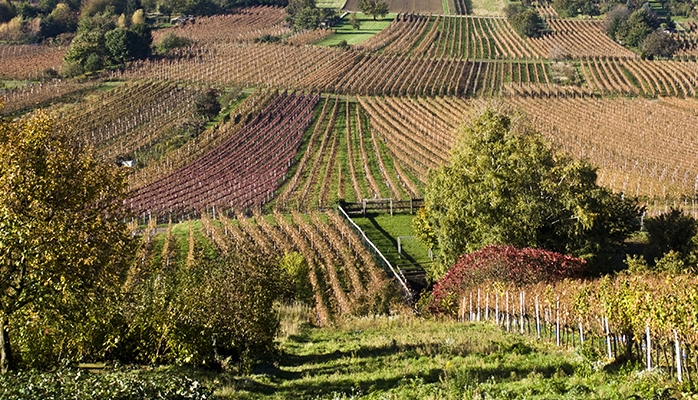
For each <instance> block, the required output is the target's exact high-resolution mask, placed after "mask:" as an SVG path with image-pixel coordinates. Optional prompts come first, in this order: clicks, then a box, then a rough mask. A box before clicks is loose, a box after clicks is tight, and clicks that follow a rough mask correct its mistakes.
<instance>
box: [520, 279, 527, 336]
mask: <svg viewBox="0 0 698 400" xmlns="http://www.w3.org/2000/svg"><path fill="white" fill-rule="evenodd" d="M524 301H526V295H525V294H524V291H523V290H522V291H521V294H520V295H519V303H520V304H521V315H520V318H519V322H520V325H521V333H522V334H523V333H524V331H523V325H524V322H523V316H524V310H525V308H526V307H525V306H524Z"/></svg>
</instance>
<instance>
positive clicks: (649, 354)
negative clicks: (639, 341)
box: [645, 325, 652, 371]
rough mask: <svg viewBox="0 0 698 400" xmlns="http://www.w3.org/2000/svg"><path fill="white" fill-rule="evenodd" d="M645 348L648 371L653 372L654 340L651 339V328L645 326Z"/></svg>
mask: <svg viewBox="0 0 698 400" xmlns="http://www.w3.org/2000/svg"><path fill="white" fill-rule="evenodd" d="M645 346H646V347H647V370H648V371H651V370H652V340H651V339H650V326H649V325H645Z"/></svg>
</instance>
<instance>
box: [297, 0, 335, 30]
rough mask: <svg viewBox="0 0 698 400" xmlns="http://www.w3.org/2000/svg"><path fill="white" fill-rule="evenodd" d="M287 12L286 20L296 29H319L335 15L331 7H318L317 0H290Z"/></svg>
mask: <svg viewBox="0 0 698 400" xmlns="http://www.w3.org/2000/svg"><path fill="white" fill-rule="evenodd" d="M286 14H287V16H286V21H287V22H288V23H289V24H291V27H293V30H295V31H302V30H306V29H317V28H319V27H320V25H321V24H322V23H323V22H324V23H328V22H329V20H330V19H331V18H333V17H334V15H335V13H334V11H332V10H330V9H327V8H318V6H317V5H316V4H315V0H290V1H289V2H288V6H287V7H286Z"/></svg>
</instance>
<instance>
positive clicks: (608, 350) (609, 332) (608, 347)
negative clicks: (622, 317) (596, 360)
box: [603, 317, 613, 360]
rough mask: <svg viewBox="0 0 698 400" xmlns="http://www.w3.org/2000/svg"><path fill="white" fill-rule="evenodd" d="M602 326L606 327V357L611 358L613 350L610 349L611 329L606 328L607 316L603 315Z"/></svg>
mask: <svg viewBox="0 0 698 400" xmlns="http://www.w3.org/2000/svg"><path fill="white" fill-rule="evenodd" d="M603 321H604V325H605V326H604V328H605V329H606V351H607V352H608V359H609V360H610V359H612V358H613V351H612V350H611V331H610V329H609V328H608V317H603Z"/></svg>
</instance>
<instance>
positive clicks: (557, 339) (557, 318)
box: [555, 297, 560, 346]
mask: <svg viewBox="0 0 698 400" xmlns="http://www.w3.org/2000/svg"><path fill="white" fill-rule="evenodd" d="M555 343H557V345H558V346H560V298H559V297H558V298H557V303H556V304H555Z"/></svg>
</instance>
